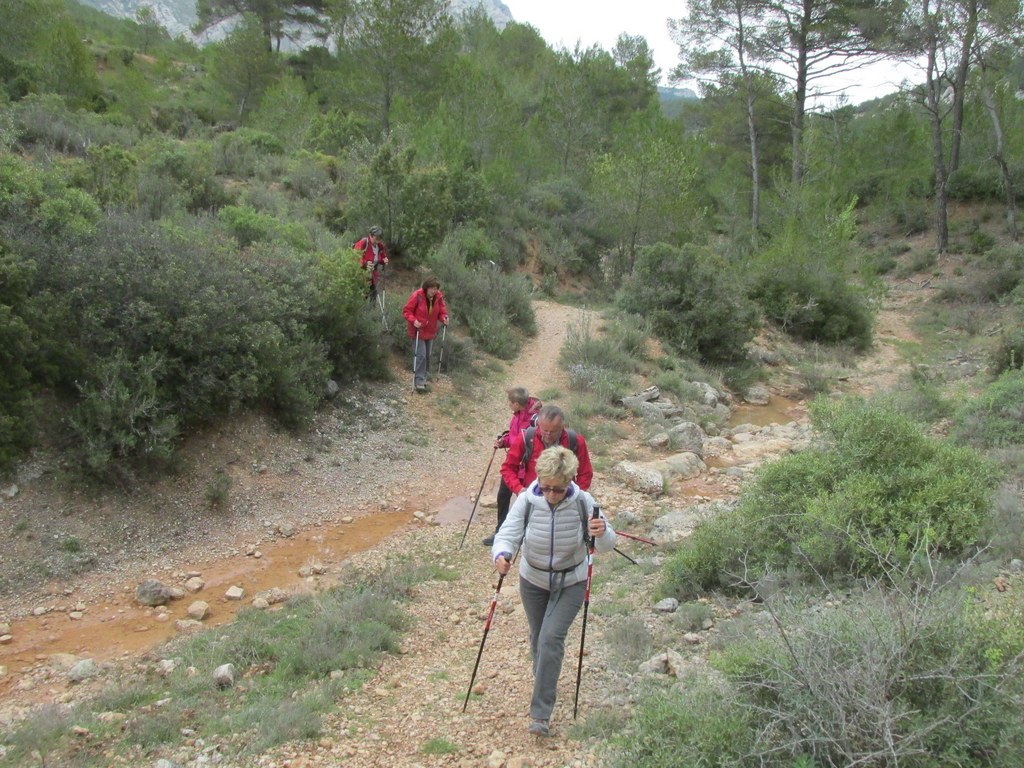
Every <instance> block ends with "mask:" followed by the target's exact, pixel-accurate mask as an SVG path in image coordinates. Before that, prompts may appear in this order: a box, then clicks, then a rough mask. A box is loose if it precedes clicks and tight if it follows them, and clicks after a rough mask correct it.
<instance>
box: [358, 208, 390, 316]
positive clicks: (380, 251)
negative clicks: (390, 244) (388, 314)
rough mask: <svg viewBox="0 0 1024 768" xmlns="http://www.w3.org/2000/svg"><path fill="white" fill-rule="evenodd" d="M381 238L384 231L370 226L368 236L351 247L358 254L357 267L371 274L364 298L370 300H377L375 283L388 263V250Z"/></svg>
mask: <svg viewBox="0 0 1024 768" xmlns="http://www.w3.org/2000/svg"><path fill="white" fill-rule="evenodd" d="M383 237H384V230H383V229H381V228H380V227H378V226H372V227H370V231H369V234H368V235H367V236H366V237H364V238H363V239H362V240H359V241H357V242H356V244H355V245H353V246H352V249H353V250H354V251H356V252H357V253H358V254H360V256H359V266H361V267H362V268H363V269H369V270H371V272H372V274H371V275H370V290H369V291H368V292H367V294H366V298H367V299H370V300H373V299H376V298H377V282H378V281H379V280H380V275H381V273H382V272H383V271H384V265H385V264H387V263H388V249H387V246H386V245H384V241H383V240H382V239H381V238H383Z"/></svg>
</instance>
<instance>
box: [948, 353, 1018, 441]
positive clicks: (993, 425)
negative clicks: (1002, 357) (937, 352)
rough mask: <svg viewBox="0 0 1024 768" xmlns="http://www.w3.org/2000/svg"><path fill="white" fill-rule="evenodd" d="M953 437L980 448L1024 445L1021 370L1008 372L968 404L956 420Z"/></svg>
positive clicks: (1015, 369) (1016, 369)
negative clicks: (954, 435)
mask: <svg viewBox="0 0 1024 768" xmlns="http://www.w3.org/2000/svg"><path fill="white" fill-rule="evenodd" d="M956 422H957V423H956V431H955V434H956V436H957V437H958V438H959V439H960V440H962V441H964V442H966V443H970V444H971V445H976V446H979V447H982V448H1003V447H1007V446H1010V445H1024V370H1022V369H1020V368H1014V369H1010V370H1007V371H1006V372H1004V373H1003V374H1002V375H1000V376H999V378H997V379H996V380H995V381H994V382H992V383H991V384H990V385H989V386H988V387H987V388H986V389H985V391H984V392H982V393H981V394H980V395H979V396H978V397H977V398H975V399H974V400H973V401H971V402H970V403H968V404H967V405H966V406H965V407H964V409H963V411H962V412H961V413H960V414H959V415H958V416H957V419H956Z"/></svg>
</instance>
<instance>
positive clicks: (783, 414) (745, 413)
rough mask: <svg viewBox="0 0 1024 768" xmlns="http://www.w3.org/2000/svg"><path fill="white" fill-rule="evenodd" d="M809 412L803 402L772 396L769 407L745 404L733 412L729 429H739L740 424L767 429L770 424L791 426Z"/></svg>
mask: <svg viewBox="0 0 1024 768" xmlns="http://www.w3.org/2000/svg"><path fill="white" fill-rule="evenodd" d="M806 412H807V408H806V406H805V405H804V404H803V403H802V402H796V401H794V400H789V399H787V398H785V397H780V396H779V395H772V396H771V398H770V399H769V400H768V404H767V405H749V404H747V403H744V404H743V405H740V406H738V407H737V408H736V410H734V411H733V412H732V415H731V416H730V417H729V420H728V421H727V422H726V426H727V427H738V426H739V425H740V424H753V425H754V426H755V427H767V426H768V425H769V424H789V422H791V421H797V420H799V419H800V418H801V417H803V416H804V414H805V413H806Z"/></svg>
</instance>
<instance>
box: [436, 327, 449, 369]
mask: <svg viewBox="0 0 1024 768" xmlns="http://www.w3.org/2000/svg"><path fill="white" fill-rule="evenodd" d="M447 336H448V323H444V324H443V325H442V326H441V354H440V355H439V356H438V358H437V372H438V374H439V375H440V373H441V361H442V360H444V348H445V343H444V342H445V339H446V338H447Z"/></svg>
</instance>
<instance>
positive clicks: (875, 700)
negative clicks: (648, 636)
mask: <svg viewBox="0 0 1024 768" xmlns="http://www.w3.org/2000/svg"><path fill="white" fill-rule="evenodd" d="M933 579H934V580H933ZM900 587H901V588H900V589H898V590H888V589H884V588H881V587H878V586H876V587H875V588H873V589H871V590H868V591H867V592H865V593H863V594H855V595H853V596H852V597H848V598H847V599H846V600H844V601H843V602H842V604H841V605H836V604H833V605H832V607H829V608H826V609H824V610H807V609H806V607H805V606H803V605H800V604H795V603H792V604H790V603H781V602H780V601H772V602H771V603H770V605H771V606H772V616H773V618H774V619H775V622H774V623H773V624H772V625H771V626H773V627H774V628H775V631H774V632H773V634H772V636H770V637H762V638H757V639H743V640H739V641H737V642H733V643H731V644H730V645H729V646H727V647H726V649H725V650H724V651H723V653H722V654H721V655H720V656H718V657H716V658H714V659H713V663H714V666H715V667H716V668H717V669H719V670H721V671H722V672H723V673H724V674H725V675H726V676H727V677H728V678H729V682H730V683H731V684H732V685H734V686H736V687H738V688H740V689H741V690H742V692H743V693H742V697H740V698H739V700H738V701H737V702H736V704H735V707H736V709H738V710H739V711H740V712H742V713H743V714H744V715H745V716H746V723H747V725H748V728H749V730H748V732H747V734H746V736H747V738H748V739H749V740H748V741H747V745H748V747H749V749H750V752H749V754H757V755H760V756H766V755H767V756H772V757H770V759H769V761H768V762H767V764H768V765H772V766H779V767H780V768H782V767H783V766H792V765H850V764H863V765H882V764H889V761H894V762H895V761H897V760H898V763H899V764H900V765H906V766H912V767H913V768H932V766H937V765H941V766H946V765H949V766H953V765H960V764H963V762H964V760H965V759H966V760H967V761H968V762H972V763H974V762H978V761H979V760H981V758H980V756H982V755H984V759H983V760H981V762H983V764H985V765H992V766H1010V765H1013V764H1014V762H1015V761H1016V760H1018V755H1019V743H1020V739H1021V737H1022V735H1024V733H1022V726H1021V723H1020V721H1019V720H1018V719H1008V718H1005V717H1003V716H1002V714H1001V713H1002V712H1003V711H1004V708H1005V707H1006V706H1015V704H1013V703H1012V702H1019V701H1020V697H1021V695H1022V694H1024V686H1022V685H1021V683H1020V675H1019V664H1020V658H1021V656H1020V654H1021V651H1022V650H1024V642H1022V639H1024V633H1022V624H1021V616H1020V614H1019V611H1017V612H1014V611H1007V615H1004V616H1001V617H995V616H992V615H985V612H984V608H983V607H982V606H979V605H978V604H976V603H975V601H974V600H973V599H972V597H971V596H970V595H969V594H968V592H966V591H960V590H959V589H958V588H957V582H956V581H951V580H948V579H946V578H941V577H937V576H936V574H935V573H934V571H933V572H932V573H931V578H929V579H928V581H926V582H925V583H924V584H917V585H911V584H906V583H902V584H900ZM690 687H691V686H690V684H689V681H688V685H687V686H686V690H689V689H690ZM719 687H720V688H722V687H724V686H723V684H719ZM727 690H728V689H727ZM664 738H665V740H666V741H669V740H670V739H671V737H669V736H665V737H664ZM684 738H685V737H684ZM883 744H884V745H886V746H884V747H881V746H880V745H883ZM880 749H883V750H884V752H885V758H881V757H880V756H879V751H880Z"/></svg>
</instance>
